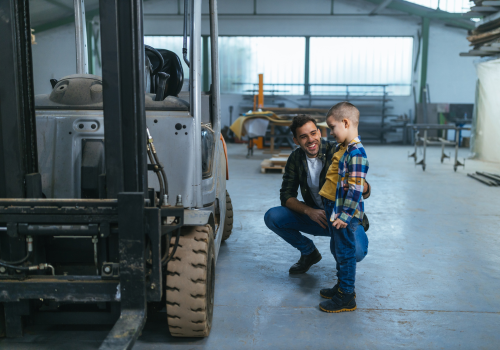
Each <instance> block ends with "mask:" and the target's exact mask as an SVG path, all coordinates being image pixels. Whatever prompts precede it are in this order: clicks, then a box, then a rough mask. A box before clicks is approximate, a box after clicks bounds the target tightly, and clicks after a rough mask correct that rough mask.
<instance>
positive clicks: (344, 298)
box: [319, 289, 356, 313]
mask: <svg viewBox="0 0 500 350" xmlns="http://www.w3.org/2000/svg"><path fill="white" fill-rule="evenodd" d="M319 309H320V310H321V311H324V312H334V313H337V312H345V311H354V310H356V297H355V295H354V293H351V294H347V293H344V292H342V290H340V289H337V293H335V294H334V295H333V296H332V298H331V299H330V300H325V301H322V302H321V303H319Z"/></svg>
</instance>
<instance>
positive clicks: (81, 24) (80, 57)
mask: <svg viewBox="0 0 500 350" xmlns="http://www.w3.org/2000/svg"><path fill="white" fill-rule="evenodd" d="M73 3H74V7H75V39H76V40H75V43H76V74H88V73H89V68H88V54H87V25H86V23H85V3H84V0H74V1H73Z"/></svg>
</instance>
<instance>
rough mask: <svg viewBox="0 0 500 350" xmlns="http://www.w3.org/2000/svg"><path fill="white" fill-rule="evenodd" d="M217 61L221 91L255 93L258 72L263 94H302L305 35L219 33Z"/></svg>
mask: <svg viewBox="0 0 500 350" xmlns="http://www.w3.org/2000/svg"><path fill="white" fill-rule="evenodd" d="M219 64H220V77H221V92H223V93H242V94H255V93H256V91H254V90H255V89H257V85H256V83H258V81H259V80H258V75H259V74H261V73H262V74H264V83H265V84H266V85H265V86H264V90H265V93H266V94H271V93H274V94H278V95H290V94H292V95H298V94H303V93H304V86H303V85H302V84H304V71H305V67H304V66H305V38H304V37H219ZM268 84H296V85H274V86H273V85H268Z"/></svg>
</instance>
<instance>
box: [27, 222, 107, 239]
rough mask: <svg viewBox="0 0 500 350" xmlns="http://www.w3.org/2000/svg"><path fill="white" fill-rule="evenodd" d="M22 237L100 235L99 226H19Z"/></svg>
mask: <svg viewBox="0 0 500 350" xmlns="http://www.w3.org/2000/svg"><path fill="white" fill-rule="evenodd" d="M18 232H19V233H20V234H21V235H32V236H34V235H37V236H94V235H97V234H99V226H98V225H97V224H89V225H28V224H19V225H18Z"/></svg>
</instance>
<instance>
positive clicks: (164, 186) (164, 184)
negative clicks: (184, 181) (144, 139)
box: [146, 128, 168, 206]
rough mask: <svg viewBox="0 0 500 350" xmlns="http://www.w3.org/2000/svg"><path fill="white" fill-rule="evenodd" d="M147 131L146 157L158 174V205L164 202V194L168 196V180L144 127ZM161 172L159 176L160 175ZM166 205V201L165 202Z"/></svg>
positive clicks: (151, 139) (149, 135)
mask: <svg viewBox="0 0 500 350" xmlns="http://www.w3.org/2000/svg"><path fill="white" fill-rule="evenodd" d="M146 130H147V133H148V145H147V150H148V152H147V153H148V157H149V161H150V163H151V164H152V165H154V166H155V170H154V172H155V173H156V175H157V176H158V182H159V183H160V201H159V203H160V206H161V205H162V204H164V202H165V195H166V196H167V197H168V181H167V174H165V170H163V165H162V164H161V163H160V160H159V159H158V155H157V154H156V149H155V145H154V144H153V138H152V137H151V133H150V132H149V128H146ZM160 174H161V176H160ZM165 204H166V205H167V204H168V203H165Z"/></svg>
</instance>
